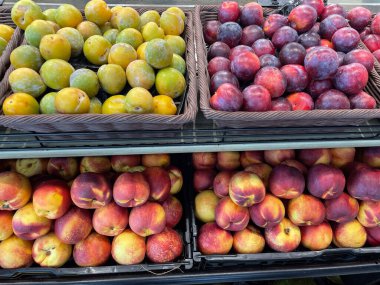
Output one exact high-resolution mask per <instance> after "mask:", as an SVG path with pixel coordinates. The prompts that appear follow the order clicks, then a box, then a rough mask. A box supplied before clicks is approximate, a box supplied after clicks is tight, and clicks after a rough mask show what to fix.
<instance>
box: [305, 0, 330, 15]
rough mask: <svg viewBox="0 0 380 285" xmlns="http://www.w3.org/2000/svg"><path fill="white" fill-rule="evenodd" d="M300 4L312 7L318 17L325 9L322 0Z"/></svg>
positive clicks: (312, 0) (311, 0) (306, 0)
mask: <svg viewBox="0 0 380 285" xmlns="http://www.w3.org/2000/svg"><path fill="white" fill-rule="evenodd" d="M301 3H302V4H305V5H310V6H311V7H313V8H314V9H315V11H317V14H318V16H320V15H321V14H322V12H323V10H324V9H325V4H324V3H323V0H302V2H301Z"/></svg>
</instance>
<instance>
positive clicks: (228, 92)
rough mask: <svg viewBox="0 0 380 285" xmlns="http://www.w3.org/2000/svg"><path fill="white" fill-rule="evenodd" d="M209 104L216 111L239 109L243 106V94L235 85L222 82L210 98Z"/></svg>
mask: <svg viewBox="0 0 380 285" xmlns="http://www.w3.org/2000/svg"><path fill="white" fill-rule="evenodd" d="M210 106H211V108H213V109H214V110H218V111H227V112H234V111H239V110H240V109H241V107H242V106H243V94H242V93H241V92H240V90H239V89H238V88H237V87H236V86H235V85H233V84H230V83H224V84H222V85H220V86H219V88H218V89H217V90H216V92H215V94H214V95H213V96H212V97H211V98H210Z"/></svg>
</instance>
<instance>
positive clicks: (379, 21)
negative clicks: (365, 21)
mask: <svg viewBox="0 0 380 285" xmlns="http://www.w3.org/2000/svg"><path fill="white" fill-rule="evenodd" d="M371 31H372V33H373V34H375V35H380V14H379V13H378V14H376V16H375V18H373V20H372V23H371Z"/></svg>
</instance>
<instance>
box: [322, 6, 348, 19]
mask: <svg viewBox="0 0 380 285" xmlns="http://www.w3.org/2000/svg"><path fill="white" fill-rule="evenodd" d="M334 14H338V15H341V16H343V17H344V18H346V17H347V12H346V10H345V9H344V7H343V6H342V5H339V4H330V5H327V6H326V7H325V9H324V10H323V12H322V14H321V20H322V21H323V20H324V19H326V18H327V17H328V16H330V15H334Z"/></svg>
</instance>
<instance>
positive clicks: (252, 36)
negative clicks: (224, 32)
mask: <svg viewBox="0 0 380 285" xmlns="http://www.w3.org/2000/svg"><path fill="white" fill-rule="evenodd" d="M264 37H265V35H264V31H263V29H262V28H261V27H259V26H257V25H250V26H247V27H245V28H244V29H243V34H242V36H241V40H240V44H241V45H246V46H252V45H253V43H254V42H255V41H257V40H259V39H263V38H264Z"/></svg>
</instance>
